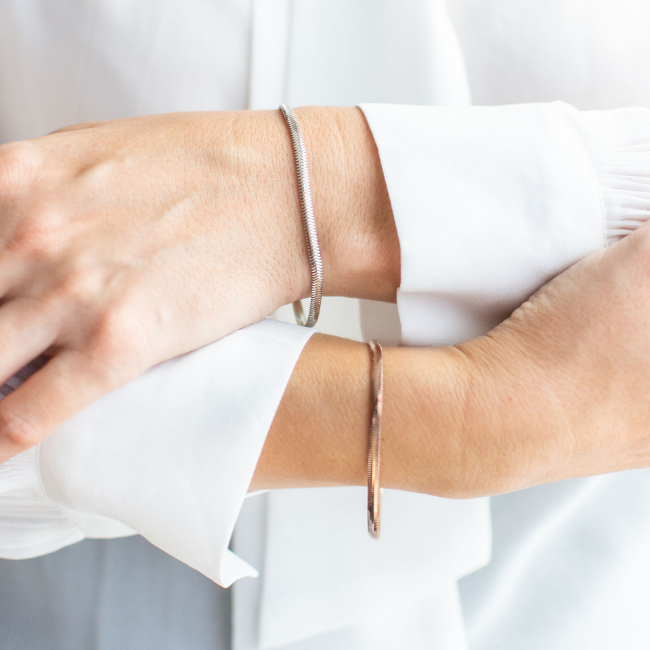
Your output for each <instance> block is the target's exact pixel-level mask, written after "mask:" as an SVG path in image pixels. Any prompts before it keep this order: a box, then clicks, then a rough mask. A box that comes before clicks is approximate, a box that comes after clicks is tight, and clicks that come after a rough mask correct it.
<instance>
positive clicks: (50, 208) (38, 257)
mask: <svg viewBox="0 0 650 650" xmlns="http://www.w3.org/2000/svg"><path fill="white" fill-rule="evenodd" d="M64 221H65V215H64V214H63V212H62V210H61V209H60V208H58V207H57V206H56V205H52V204H49V203H41V204H40V205H37V206H35V207H33V208H32V209H30V211H29V217H28V218H26V219H24V220H23V222H22V224H21V226H20V227H19V228H17V229H16V230H15V232H14V233H13V235H12V237H11V239H9V241H8V242H7V250H9V251H11V252H14V253H17V254H19V255H21V256H25V257H27V258H29V259H32V260H35V261H48V260H52V259H55V258H57V257H58V256H59V254H60V252H61V249H62V246H63V244H64V242H65V241H66V229H65V225H64Z"/></svg>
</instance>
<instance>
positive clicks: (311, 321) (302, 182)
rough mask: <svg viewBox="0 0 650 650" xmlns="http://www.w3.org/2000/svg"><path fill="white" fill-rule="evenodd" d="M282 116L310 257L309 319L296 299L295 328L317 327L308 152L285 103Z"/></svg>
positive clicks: (318, 283)
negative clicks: (289, 143) (295, 176)
mask: <svg viewBox="0 0 650 650" xmlns="http://www.w3.org/2000/svg"><path fill="white" fill-rule="evenodd" d="M280 110H281V111H282V115H284V119H285V120H286V122H287V126H288V127H289V133H291V141H292V143H293V152H294V155H295V159H296V170H297V172H298V193H299V195H300V209H301V211H302V225H303V228H304V230H305V238H306V240H307V254H308V255H309V266H310V267H311V301H310V303H309V316H307V318H305V313H304V311H303V308H302V301H300V300H296V301H295V302H294V303H293V313H294V314H295V316H296V321H297V323H298V325H302V326H303V327H313V326H314V325H316V321H317V320H318V315H319V313H320V304H321V300H322V297H323V261H322V259H321V255H320V247H319V245H318V235H317V234H316V221H315V220H314V206H313V203H312V198H311V185H310V183H309V166H308V165H307V149H306V147H305V141H304V139H303V137H302V132H301V130H300V125H299V124H298V120H297V119H296V116H295V114H294V112H293V110H292V109H291V108H290V107H289V106H287V105H286V104H282V106H280Z"/></svg>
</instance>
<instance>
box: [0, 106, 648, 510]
mask: <svg viewBox="0 0 650 650" xmlns="http://www.w3.org/2000/svg"><path fill="white" fill-rule="evenodd" d="M298 117H299V119H300V121H301V122H302V125H303V129H304V132H305V137H306V140H307V148H308V151H309V152H310V162H311V166H312V183H313V187H314V192H315V194H314V202H315V212H316V214H317V218H318V226H319V235H320V239H321V248H322V252H323V258H324V266H325V278H326V285H325V291H326V293H327V294H331V295H347V296H353V297H364V298H373V299H378V300H394V298H395V293H396V290H397V287H398V286H399V263H400V261H399V242H398V240H397V234H396V231H395V225H394V221H393V218H392V214H391V210H390V202H389V200H388V194H387V192H386V187H385V183H384V179H383V175H382V172H381V165H380V162H379V157H378V154H377V150H376V147H375V145H374V141H373V140H372V137H371V134H370V132H369V130H368V127H367V125H366V123H365V121H364V119H363V116H362V114H361V113H360V112H359V111H358V110H357V109H332V108H308V109H301V110H300V111H299V112H298ZM297 196H298V195H297V189H296V178H295V170H294V166H293V160H292V150H291V145H290V140H289V137H288V132H287V129H286V125H285V124H284V122H283V120H282V118H281V117H280V115H279V113H278V112H277V111H272V112H237V113H205V114H202V113H193V114H177V115H166V116H154V117H147V118H136V119H133V120H124V121H119V122H107V123H101V124H93V125H81V126H78V127H72V128H71V129H67V130H64V131H63V132H58V133H55V134H52V135H49V136H46V137H43V138H38V139H36V140H32V141H29V142H23V143H14V144H10V145H5V146H3V147H0V212H1V213H2V217H3V218H2V220H0V282H1V284H0V292H1V293H2V296H3V301H2V306H1V307H0V375H2V379H3V380H4V379H6V378H8V377H9V376H10V375H12V374H13V373H14V372H15V371H16V370H17V369H18V368H19V367H20V366H22V365H23V364H24V363H25V362H26V361H28V360H29V359H31V358H33V357H35V356H37V355H38V354H39V353H40V352H42V351H44V350H47V351H48V352H49V354H50V355H52V359H51V361H50V362H49V363H48V364H47V365H46V366H45V368H44V369H42V370H41V371H39V372H38V373H36V374H35V375H34V376H33V377H31V378H30V379H29V380H28V381H27V382H26V383H25V384H24V385H23V386H22V387H21V388H19V389H18V390H17V391H15V392H14V393H12V394H11V395H10V396H9V397H7V398H6V399H4V400H3V401H2V402H1V403H0V460H4V459H6V458H9V457H10V456H11V455H13V454H15V453H17V452H19V451H22V450H23V449H26V448H27V447H29V446H31V445H33V444H36V443H38V442H39V441H40V440H42V439H43V437H45V436H46V435H47V434H48V433H49V432H50V431H51V430H52V429H53V428H55V427H56V426H57V425H58V424H59V423H61V422H62V421H64V420H65V419H67V418H68V417H70V416H71V415H73V414H74V413H75V412H77V411H78V410H80V409H81V408H83V407H84V406H85V405H86V404H88V403H89V402H91V401H92V400H94V399H96V398H97V397H99V396H100V395H102V394H103V393H105V392H107V391H109V390H112V389H113V388H115V387H116V386H118V385H120V384H122V383H125V382H126V381H128V380H129V379H131V378H133V377H134V376H136V375H137V374H138V373H140V372H142V371H143V370H145V369H147V368H148V367H150V366H152V365H153V364H155V363H158V362H160V361H163V360H164V359H167V358H170V357H172V356H175V355H178V354H181V353H183V352H187V351H189V350H192V349H195V348H197V347H199V346H201V345H203V344H205V343H207V342H209V341H212V340H216V339H217V338H219V337H221V336H224V335H226V334H228V333H230V332H231V331H233V330H234V329H237V328H239V327H241V326H243V325H246V324H249V323H252V322H255V321H257V320H259V319H260V318H262V317H264V316H266V315H268V314H270V313H272V312H273V311H274V310H275V309H276V308H277V307H278V306H280V305H283V304H286V303H288V302H291V301H292V300H294V299H296V298H298V297H306V296H307V295H308V294H309V288H310V278H309V272H308V268H309V266H308V260H307V255H306V250H305V243H304V237H303V233H302V227H301V222H300V216H299V215H300V212H299V206H298V198H297ZM649 261H650V226H646V227H642V228H640V229H639V230H638V231H637V232H636V233H634V234H632V235H631V236H629V237H628V238H627V239H625V240H623V241H622V242H620V243H618V244H617V245H615V246H613V247H612V248H610V249H607V250H604V251H601V252H599V253H597V254H594V255H592V256H590V257H588V258H586V259H585V260H583V261H582V262H580V263H579V264H577V265H576V266H574V267H572V268H571V269H569V270H568V271H566V272H565V273H563V274H561V275H560V276H558V277H557V278H556V279H554V280H553V281H552V282H551V283H549V284H548V285H547V286H546V287H544V288H543V289H542V290H541V291H540V292H538V293H537V294H536V295H535V296H533V297H532V298H531V300H529V301H528V302H527V303H525V304H524V305H523V306H522V307H521V308H520V309H518V310H517V311H516V312H515V313H514V314H513V315H512V316H511V317H510V318H509V319H508V320H507V321H505V322H504V323H503V324H502V325H500V326H499V327H497V328H496V329H495V330H493V331H492V332H490V333H489V334H488V335H487V336H484V337H480V338H478V339H474V340H471V341H467V342H465V343H463V344H461V345H458V346H455V347H450V348H438V349H387V350H386V355H385V366H386V387H385V391H386V393H385V407H384V413H385V416H384V426H383V430H384V438H383V461H382V483H383V485H385V486H386V487H394V488H398V489H404V490H414V491H419V492H426V493H430V494H438V495H442V496H448V497H458V498H464V497H472V496H480V495H485V494H497V493H500V492H507V491H511V490H515V489H519V488H522V487H526V486H528V485H534V484H536V483H541V482H546V481H553V480H560V479H563V478H569V477H575V476H585V475H590V474H599V473H603V472H612V471H619V470H623V469H628V468H633V467H645V466H648V465H649V464H650V454H649V452H648V449H649V447H650V444H649V443H650V439H649V437H650V436H649V434H648V431H649V430H650V427H649V426H648V425H650V414H649V409H648V399H647V396H648V395H649V394H650V357H648V355H647V350H648V349H650V301H648V300H647V296H648V295H650V262H649ZM368 404H369V356H368V351H367V348H366V347H365V346H364V345H362V344H358V343H353V342H349V341H343V340H339V339H334V338H331V337H322V336H316V337H314V339H313V340H312V341H311V342H310V343H309V344H308V345H307V347H306V349H305V352H304V354H303V355H302V357H301V359H300V361H299V363H298V365H297V367H296V370H295V372H294V374H293V376H292V378H291V381H290V384H289V386H288V388H287V391H286V393H285V396H284V398H283V400H282V403H281V405H280V408H279V410H278V412H277V415H276V418H275V420H274V423H273V426H272V429H271V431H270V433H269V437H268V440H267V443H266V446H265V448H264V451H263V453H262V456H261V458H260V461H259V465H258V467H257V471H256V473H255V477H254V479H253V483H252V485H251V487H252V488H255V489H257V488H262V487H288V486H296V485H355V484H358V485H362V484H364V483H365V480H366V479H365V470H366V436H367V430H368V424H369V421H368V420H369V413H368Z"/></svg>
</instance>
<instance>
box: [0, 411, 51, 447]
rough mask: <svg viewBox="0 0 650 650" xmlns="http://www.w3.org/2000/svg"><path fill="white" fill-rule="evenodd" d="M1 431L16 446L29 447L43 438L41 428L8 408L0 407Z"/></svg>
mask: <svg viewBox="0 0 650 650" xmlns="http://www.w3.org/2000/svg"><path fill="white" fill-rule="evenodd" d="M0 432H1V433H2V435H3V436H4V438H5V440H7V441H8V442H9V443H10V444H11V445H13V446H14V447H18V448H20V449H29V448H30V447H33V446H34V445H37V444H38V443H39V442H40V440H41V429H40V427H38V426H36V425H35V424H34V423H32V422H29V421H28V420H27V419H25V418H24V417H22V416H21V415H18V414H17V413H14V412H12V411H10V410H8V409H2V408H0Z"/></svg>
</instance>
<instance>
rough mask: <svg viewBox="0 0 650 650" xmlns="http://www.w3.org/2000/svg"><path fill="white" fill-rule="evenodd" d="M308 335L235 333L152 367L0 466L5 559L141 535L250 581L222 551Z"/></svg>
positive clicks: (271, 327) (223, 580)
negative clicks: (86, 541)
mask: <svg viewBox="0 0 650 650" xmlns="http://www.w3.org/2000/svg"><path fill="white" fill-rule="evenodd" d="M312 333H313V330H312V329H308V328H301V327H297V326H294V325H288V324H286V323H279V322H276V321H271V320H267V321H263V322H261V323H258V324H256V325H253V326H251V327H247V328H245V329H242V330H240V331H238V332H235V333H234V334H232V335H231V336H228V337H226V338H224V339H222V340H220V341H218V342H216V343H213V344H211V345H208V346H206V347H204V348H202V349H200V350H197V351H195V352H193V353H191V354H186V355H184V356H182V357H179V358H176V359H172V360H171V361H167V362H166V363H163V364H160V365H158V366H156V367H155V368H152V369H151V370H150V371H148V372H147V373H145V374H144V375H142V376H140V377H139V378H137V379H136V380H134V381H133V382H131V383H130V384H128V385H126V386H123V387H122V388H119V389H118V390H116V391H114V392H112V393H110V394H108V395H106V396H104V397H103V398H101V399H100V400H98V401H97V402H95V403H94V404H92V405H91V406H89V407H88V408H86V409H85V410H84V411H82V412H81V413H79V414H78V415H77V416H75V417H74V418H73V419H72V420H70V421H69V422H67V423H66V424H64V425H63V426H62V427H61V428H60V429H58V430H57V431H56V432H55V433H54V434H53V435H52V436H51V437H50V438H48V439H47V440H46V441H45V442H44V443H42V444H41V445H39V447H37V448H35V449H31V450H29V451H27V452H25V453H23V454H20V455H19V456H17V457H15V458H13V459H11V460H10V461H8V462H6V463H4V464H2V465H0V557H5V558H15V559H19V558H25V557H32V556H35V555H42V554H44V553H48V552H52V551H55V550H57V549H59V548H61V547H63V546H66V545H68V544H72V543H74V542H77V541H79V540H81V539H83V538H84V537H118V536H124V535H129V534H133V533H134V532H137V533H140V534H142V535H143V536H144V537H146V538H147V539H148V540H149V541H151V542H152V543H154V544H155V545H157V546H159V547H160V548H162V549H163V550H165V551H166V552H168V553H170V554H171V555H173V556H174V557H176V558H178V559H179V560H182V561H183V562H185V563H186V564H189V565H190V566H192V567H194V568H195V569H197V570H199V571H201V572H202V573H203V574H205V575H207V576H208V577H209V578H211V579H212V580H214V581H215V582H217V583H219V584H221V585H223V586H228V585H230V584H231V583H232V582H233V581H234V580H236V579H238V578H240V577H244V576H255V575H257V573H256V571H255V569H253V568H252V567H250V566H249V565H248V564H247V563H246V562H244V561H243V560H241V559H239V558H238V557H237V556H236V555H234V554H233V553H232V552H230V551H229V550H228V544H229V542H230V537H231V535H232V530H233V528H234V525H235V521H236V519H237V516H238V514H239V511H240V509H241V505H242V503H243V500H244V498H245V497H246V494H247V490H248V486H249V484H250V480H251V478H252V475H253V472H254V471H255V466H256V464H257V460H258V457H259V454H260V452H261V449H262V447H263V445H264V441H265V439H266V434H267V432H268V430H269V428H270V426H271V422H272V421H273V417H274V415H275V412H276V409H277V406H278V404H279V403H280V400H281V398H282V394H283V393H284V390H285V388H286V385H287V382H288V381H289V377H290V376H291V372H292V371H293V368H294V365H295V363H296V361H297V360H298V357H299V356H300V353H301V352H302V349H303V347H304V345H305V344H306V343H307V341H308V340H309V337H310V336H311V334H312ZM40 363H41V364H42V361H40ZM38 365H39V362H37V363H35V364H31V365H30V367H27V368H26V369H24V370H23V371H21V373H19V375H17V376H16V377H15V378H12V380H10V382H9V383H8V385H5V387H4V393H5V394H6V393H7V392H8V391H9V390H11V389H12V388H15V387H17V386H18V385H19V384H20V382H21V381H22V380H24V378H25V377H26V376H28V375H29V374H30V373H31V372H33V371H34V370H36V369H37V368H38ZM179 405H182V408H179ZM251 405H254V408H251Z"/></svg>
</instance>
